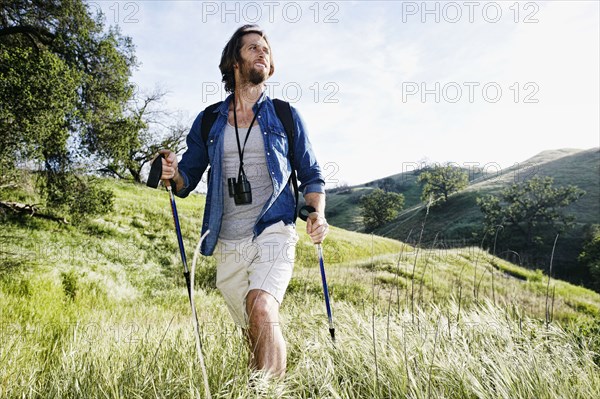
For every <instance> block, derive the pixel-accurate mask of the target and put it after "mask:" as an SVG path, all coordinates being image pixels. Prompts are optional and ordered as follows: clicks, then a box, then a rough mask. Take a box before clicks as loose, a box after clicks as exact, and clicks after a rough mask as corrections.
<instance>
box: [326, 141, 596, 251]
mask: <svg viewBox="0 0 600 399" xmlns="http://www.w3.org/2000/svg"><path fill="white" fill-rule="evenodd" d="M599 175H600V150H599V149H598V148H592V149H588V150H577V149H560V150H549V151H544V152H542V153H540V154H538V155H536V156H534V157H532V158H530V159H528V160H526V161H523V162H521V163H519V164H515V165H513V166H512V167H510V168H506V169H504V170H501V171H498V170H497V169H496V168H494V167H491V166H490V167H488V168H486V169H485V170H484V171H483V172H480V173H477V174H475V173H472V171H471V173H470V175H469V177H470V179H471V181H470V184H469V187H468V188H467V189H466V190H464V191H463V192H461V193H458V194H456V195H454V196H453V198H452V199H451V201H450V202H449V204H448V205H449V208H448V209H446V208H445V207H444V208H438V209H437V210H438V211H439V212H438V214H437V215H434V214H432V215H430V216H431V218H430V221H429V223H430V226H431V227H432V229H431V230H432V231H435V232H440V231H444V232H445V233H446V234H447V235H449V236H453V237H454V238H458V236H460V235H461V234H462V233H463V232H464V231H465V228H464V227H465V226H468V227H469V228H468V229H466V231H469V232H470V228H471V227H472V226H471V225H472V224H474V223H476V224H478V225H479V224H481V221H482V220H483V218H482V215H481V212H480V211H479V208H478V207H477V205H476V203H475V198H476V197H477V196H481V195H486V194H498V193H499V192H500V191H502V190H503V189H504V188H506V187H507V186H508V185H510V184H512V183H518V182H522V181H523V180H527V179H530V178H532V177H534V176H551V177H553V178H554V183H555V185H557V186H565V185H569V184H572V185H576V186H578V187H580V188H582V189H584V190H585V191H586V194H585V195H584V196H583V197H582V198H581V199H580V200H579V201H578V202H577V203H575V204H573V205H571V206H570V207H569V208H568V213H570V214H572V215H574V216H575V217H576V218H577V220H578V221H579V222H580V223H591V222H597V221H598V220H600V206H599V205H598V204H599V203H600V181H599V179H598V176H599ZM389 178H391V179H393V180H394V181H395V182H396V183H397V184H398V186H397V187H398V192H401V193H402V194H403V195H404V196H405V210H404V212H402V214H401V215H400V216H399V217H398V219H397V220H396V221H395V222H392V223H391V224H390V225H389V226H386V227H385V228H383V229H381V230H380V231H379V232H380V233H384V234H386V235H387V234H389V236H390V237H394V238H398V239H400V238H402V237H405V236H406V234H407V233H408V232H409V231H410V229H413V228H415V227H416V226H419V223H420V222H418V220H419V216H415V215H414V214H415V213H416V212H419V211H420V212H421V214H422V215H424V206H423V204H421V203H420V195H421V188H420V186H419V185H418V183H417V181H416V180H417V176H416V175H415V174H414V173H413V172H406V173H401V174H397V175H393V176H390V177H389ZM383 180H384V179H379V180H374V181H372V182H369V183H367V184H364V185H360V186H355V187H349V188H347V189H345V190H340V191H337V190H334V192H333V193H331V194H330V195H328V211H327V212H328V214H327V218H328V220H329V221H330V222H331V223H332V224H334V225H335V226H339V227H342V228H346V229H349V230H353V231H358V230H361V228H362V225H361V220H360V216H359V214H360V211H359V207H358V201H359V198H360V197H361V196H362V195H364V194H366V193H368V192H370V191H371V190H373V189H374V188H376V187H379V186H380V185H381V183H382V182H383ZM452 201H454V204H452V205H450V203H452ZM438 216H439V217H438ZM415 219H416V220H417V221H416V222H413V223H411V222H410V221H411V220H415ZM437 221H439V222H440V223H439V224H438V223H436V222H437ZM468 235H470V234H468ZM461 238H464V236H461Z"/></svg>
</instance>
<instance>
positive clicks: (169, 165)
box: [158, 150, 183, 188]
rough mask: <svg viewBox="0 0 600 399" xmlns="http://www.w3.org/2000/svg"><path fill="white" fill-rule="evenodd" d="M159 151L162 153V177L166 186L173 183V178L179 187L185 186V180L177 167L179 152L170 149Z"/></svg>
mask: <svg viewBox="0 0 600 399" xmlns="http://www.w3.org/2000/svg"><path fill="white" fill-rule="evenodd" d="M158 153H159V154H160V155H161V161H162V174H161V175H160V178H161V180H162V181H163V182H164V184H165V186H167V185H169V186H170V185H171V182H170V180H171V179H173V180H174V181H175V183H176V184H177V188H179V187H181V186H183V180H182V178H181V175H180V174H179V169H178V168H177V154H175V153H174V152H173V151H169V150H160V151H159V152H158ZM174 188H175V187H174Z"/></svg>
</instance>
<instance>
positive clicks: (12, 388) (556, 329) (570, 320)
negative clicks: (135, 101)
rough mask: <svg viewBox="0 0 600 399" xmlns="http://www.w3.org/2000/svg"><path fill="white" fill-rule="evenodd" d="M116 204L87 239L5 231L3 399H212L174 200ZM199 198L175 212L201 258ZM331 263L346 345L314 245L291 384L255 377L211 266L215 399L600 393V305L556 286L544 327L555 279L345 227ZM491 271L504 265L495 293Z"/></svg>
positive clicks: (205, 285)
mask: <svg viewBox="0 0 600 399" xmlns="http://www.w3.org/2000/svg"><path fill="white" fill-rule="evenodd" d="M116 192H117V197H116V204H115V206H116V212H115V213H114V214H111V215H108V216H106V217H103V218H98V219H96V220H93V221H91V222H90V223H88V224H86V225H83V226H80V227H78V228H75V227H72V226H62V225H58V224H54V223H52V222H49V221H38V220H35V219H31V218H28V219H24V220H21V219H17V220H12V219H7V220H5V222H6V226H7V229H5V230H4V231H3V232H2V233H1V234H0V244H1V247H0V254H1V260H2V262H1V268H0V323H1V324H0V365H1V367H0V397H1V398H23V397H27V398H82V397H85V398H202V397H204V388H203V383H202V373H201V371H200V368H199V367H200V365H199V364H198V363H197V360H196V359H197V358H196V352H195V350H196V348H195V341H194V335H193V334H194V331H193V327H192V323H191V314H190V310H189V304H188V300H187V297H186V291H185V284H184V281H183V277H182V275H181V267H180V264H179V259H178V251H177V243H176V240H175V235H174V234H173V232H172V231H171V230H170V227H171V220H170V214H169V210H168V199H167V197H166V194H165V195H164V201H163V198H162V197H161V195H162V194H164V193H162V194H157V193H156V192H155V191H150V190H148V189H145V188H143V187H140V186H135V185H129V184H124V183H117V184H116ZM201 198H202V197H197V198H193V199H192V200H186V201H179V202H178V206H179V210H180V214H181V218H182V227H183V231H184V238H185V241H186V245H187V248H188V250H191V248H192V245H193V243H194V241H195V240H196V239H197V235H198V228H199V226H200V220H201V215H202V208H203V203H202V200H201ZM161 201H163V202H161ZM302 229H303V226H299V231H302ZM324 252H325V257H326V259H325V260H326V267H327V269H328V270H327V276H328V282H329V285H330V292H331V296H332V306H333V308H334V313H335V318H336V320H335V321H336V338H337V342H336V345H335V347H334V346H333V345H332V343H331V340H330V337H329V333H328V325H327V317H326V314H325V308H324V305H323V297H322V289H321V284H320V276H319V272H318V260H317V258H316V255H315V252H314V248H313V246H312V244H311V243H310V241H309V239H308V238H307V237H306V236H305V235H304V234H302V239H301V242H300V244H299V246H298V248H297V263H296V269H295V271H294V277H293V279H292V282H291V284H290V289H289V292H288V295H287V297H286V299H285V301H284V303H283V306H282V324H283V331H284V335H285V336H286V339H287V342H288V373H287V376H286V377H285V379H284V380H282V381H276V382H274V381H271V382H269V381H265V380H261V379H260V376H257V375H252V374H251V373H249V371H248V369H247V366H246V365H247V360H248V359H247V356H248V355H247V350H246V348H245V341H244V339H243V337H242V336H241V334H240V332H239V331H237V330H236V328H235V327H234V325H233V322H232V321H231V319H230V316H229V314H228V312H227V310H226V307H225V304H224V302H223V299H222V298H221V296H220V294H218V292H217V291H216V290H215V288H214V272H215V270H214V267H215V265H214V261H213V260H212V259H210V258H208V259H207V258H203V259H202V262H201V264H199V265H198V270H197V278H196V282H197V285H196V295H195V299H196V304H197V309H198V314H199V318H200V324H201V330H202V331H201V332H202V343H203V348H204V353H205V360H206V365H207V369H208V376H209V384H210V390H211V392H212V395H213V398H246V397H283V398H390V397H391V398H396V397H409V398H430V397H431V398H442V397H448V398H475V397H477V398H532V397H535V398H567V397H568V398H571V397H582V398H583V397H585V398H587V397H590V398H591V397H598V396H600V367H599V364H600V360H599V359H600V356H599V354H598V349H599V348H600V344H599V342H598V332H599V330H600V323H598V322H597V320H599V319H600V314H599V312H598V307H599V305H600V296H599V295H598V294H595V293H593V292H591V291H589V290H585V289H583V288H580V287H574V286H572V285H569V284H567V283H564V282H562V281H560V280H553V289H554V291H553V294H552V296H553V298H554V297H555V299H554V300H553V301H552V310H551V312H553V314H554V318H553V319H552V320H550V321H549V322H547V321H546V320H545V317H544V315H545V314H546V312H548V306H547V304H546V301H547V297H548V285H547V282H546V281H545V280H544V279H542V278H541V274H538V273H535V272H531V271H527V270H525V269H521V268H519V267H518V266H515V265H511V264H509V263H508V262H505V261H502V260H500V259H497V258H495V257H493V256H492V255H490V254H488V253H487V252H485V251H483V250H481V249H479V248H463V249H453V250H445V249H439V250H438V249H434V248H430V249H422V250H419V251H417V250H415V249H414V248H412V247H409V246H407V245H404V244H402V243H399V242H396V241H392V240H387V239H381V238H377V237H371V236H365V235H359V234H355V233H350V232H346V231H342V230H338V229H332V233H331V235H330V237H328V239H327V241H326V242H325V244H324ZM423 254H424V255H423ZM477 269H479V270H480V271H481V270H486V269H487V270H492V269H496V270H497V272H496V276H495V278H494V282H493V286H492V277H491V275H490V273H480V272H477ZM426 271H429V272H430V273H426ZM513 276H518V278H515V277H513ZM415 283H416V284H419V300H418V301H414V284H415ZM463 286H464V287H468V286H473V287H474V290H473V293H472V295H469V294H466V293H465V292H464V291H463V290H462V287H463ZM469 291H470V290H469ZM494 299H495V302H496V304H494ZM391 309H395V311H391Z"/></svg>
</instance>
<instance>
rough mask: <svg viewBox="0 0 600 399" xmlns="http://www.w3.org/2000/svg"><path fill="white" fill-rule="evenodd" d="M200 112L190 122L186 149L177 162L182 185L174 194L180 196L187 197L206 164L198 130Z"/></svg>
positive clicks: (202, 143)
mask: <svg viewBox="0 0 600 399" xmlns="http://www.w3.org/2000/svg"><path fill="white" fill-rule="evenodd" d="M202 114H203V112H201V113H200V114H199V115H198V117H197V118H196V120H195V121H194V123H193V124H192V128H191V129H190V132H189V133H188V135H187V138H186V144H187V149H186V151H185V152H184V153H183V156H182V157H181V161H179V164H178V169H179V174H181V177H182V178H183V181H184V187H183V188H182V189H181V190H179V191H178V192H177V193H176V195H177V196H178V197H181V198H185V197H187V196H188V195H189V194H190V192H192V191H194V189H195V188H196V186H197V185H198V183H199V182H200V179H201V178H202V174H204V171H205V170H206V168H207V166H208V152H207V150H206V144H205V143H204V140H202V132H201V131H200V126H201V122H202Z"/></svg>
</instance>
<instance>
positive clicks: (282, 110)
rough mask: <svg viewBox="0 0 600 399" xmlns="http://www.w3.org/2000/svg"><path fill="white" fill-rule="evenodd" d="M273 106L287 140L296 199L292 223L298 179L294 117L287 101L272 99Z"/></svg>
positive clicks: (291, 178) (291, 177)
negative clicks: (295, 157)
mask: <svg viewBox="0 0 600 399" xmlns="http://www.w3.org/2000/svg"><path fill="white" fill-rule="evenodd" d="M273 106H274V107H275V113H276V114H277V117H278V118H279V120H280V121H281V123H282V124H283V128H284V129H285V133H286V136H287V140H288V158H289V159H290V164H291V165H292V173H291V175H290V181H291V182H292V186H293V187H294V196H295V197H296V209H295V210H294V222H296V217H297V215H298V177H297V176H296V169H295V168H294V139H295V136H296V129H295V125H294V117H293V115H292V107H291V106H290V103H288V102H287V101H283V100H279V99H276V98H275V99H273Z"/></svg>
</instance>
